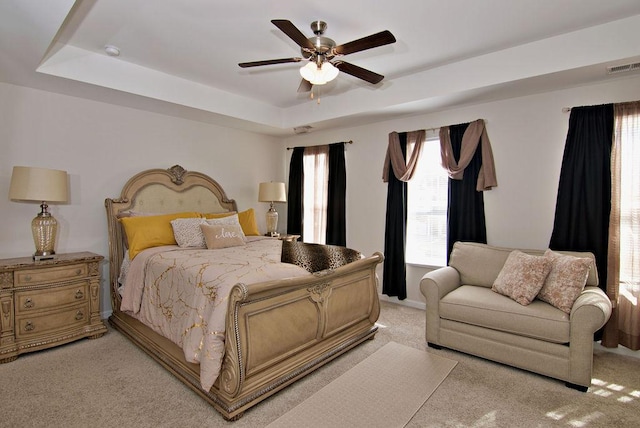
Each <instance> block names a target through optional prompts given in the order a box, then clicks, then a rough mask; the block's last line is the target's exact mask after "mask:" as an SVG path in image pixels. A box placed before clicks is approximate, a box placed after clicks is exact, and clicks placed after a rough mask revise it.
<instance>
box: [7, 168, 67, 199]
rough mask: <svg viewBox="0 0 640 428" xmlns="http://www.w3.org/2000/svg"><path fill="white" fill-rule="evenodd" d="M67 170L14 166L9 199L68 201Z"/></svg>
mask: <svg viewBox="0 0 640 428" xmlns="http://www.w3.org/2000/svg"><path fill="white" fill-rule="evenodd" d="M68 198H69V188H68V186H67V172H66V171H60V170H57V169H47V168H34V167H28V166H14V167H13V173H12V174H11V185H10V187H9V199H12V200H17V201H38V202H42V201H47V202H67V200H68Z"/></svg>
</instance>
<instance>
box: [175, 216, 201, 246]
mask: <svg viewBox="0 0 640 428" xmlns="http://www.w3.org/2000/svg"><path fill="white" fill-rule="evenodd" d="M205 222H206V220H205V219H203V218H177V219H175V220H171V227H172V228H173V236H174V238H175V239H176V242H177V244H178V246H179V247H180V248H205V247H206V246H207V244H206V242H204V235H203V234H202V230H201V229H200V225H201V224H202V223H205Z"/></svg>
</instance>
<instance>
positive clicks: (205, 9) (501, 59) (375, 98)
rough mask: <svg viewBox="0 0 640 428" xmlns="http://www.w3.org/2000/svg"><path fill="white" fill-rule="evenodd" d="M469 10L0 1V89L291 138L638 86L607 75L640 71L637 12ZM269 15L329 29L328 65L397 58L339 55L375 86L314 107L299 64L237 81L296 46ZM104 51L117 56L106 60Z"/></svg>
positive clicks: (600, 6)
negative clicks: (301, 89) (569, 90)
mask: <svg viewBox="0 0 640 428" xmlns="http://www.w3.org/2000/svg"><path fill="white" fill-rule="evenodd" d="M470 3H472V4H470ZM476 3H477V2H443V1H435V0H406V1H404V2H403V7H402V8H399V7H397V5H395V4H394V3H393V2H375V4H374V3H372V2H371V0H350V1H344V0H322V1H320V0H304V1H303V2H302V1H301V2H294V1H275V0H265V1H260V2H256V1H255V0H235V1H233V2H227V3H225V4H224V5H221V3H220V2H213V1H206V2H176V1H175V0H154V1H153V5H152V6H151V5H149V2H148V0H109V1H75V0H47V1H46V2H29V1H27V2H25V1H22V0H6V1H0V52H2V53H3V54H2V55H0V81H2V82H6V83H10V84H14V85H20V86H26V87H33V88H37V89H40V90H48V91H51V92H56V93H63V94H68V95H71V96H74V97H83V98H87V99H94V100H97V101H100V102H110V103H113V104H118V105H123V106H128V107H132V108H138V109H145V110H149V111H154V112H158V113H162V114H171V115H177V116H180V117H184V118H189V119H192V120H198V121H203V122H208V123H214V124H219V125H222V126H229V127H234V128H242V129H247V130H250V131H251V132H260V133H265V134H269V135H279V136H286V135H291V130H292V129H293V128H295V127H299V126H304V125H309V126H313V129H314V131H316V130H322V129H326V128H329V127H332V128H335V127H338V126H354V125H361V124H366V123H371V122H374V121H376V122H379V121H382V120H386V119H390V118H396V117H399V116H408V115H416V114H424V113H429V112H434V111H439V110H443V109H451V108H457V107H459V106H464V105H469V104H477V103H481V102H484V101H487V100H496V99H501V98H512V97H516V96H523V95H528V94H533V93H538V92H547V91H552V90H558V89H563V88H566V87H572V86H579V85H580V86H583V85H589V84H594V83H597V82H603V81H606V80H607V79H616V78H621V79H622V78H625V79H626V78H629V77H630V76H631V77H634V76H635V72H634V74H631V73H615V74H608V73H606V72H605V71H604V70H606V67H607V66H617V65H620V64H634V63H639V62H640V44H639V43H637V41H638V40H640V2H638V0H608V1H606V2H603V1H601V0H563V1H562V5H560V4H559V3H558V1H557V0H519V1H517V2H514V1H513V0H494V1H492V2H490V4H486V2H482V4H477V5H476ZM18 5H19V6H18ZM123 11H126V13H123ZM567 11H571V13H565V12H567ZM365 12H366V13H365ZM273 16H285V17H287V19H288V20H289V21H287V22H290V23H291V25H293V26H297V28H303V27H302V25H304V26H306V25H308V24H307V23H309V22H315V21H314V20H316V21H317V24H316V25H317V28H315V30H317V31H318V33H320V32H321V31H320V30H322V31H324V30H323V29H322V25H321V22H320V21H319V20H317V18H318V17H322V18H323V20H324V21H325V22H328V23H329V28H328V29H327V30H326V31H324V32H323V33H322V34H318V35H317V36H315V37H318V38H319V39H314V36H312V37H311V39H312V40H317V41H318V42H317V44H318V45H319V46H320V48H319V49H323V50H325V53H324V55H325V57H326V52H328V51H329V50H331V49H334V48H337V46H340V45H339V43H341V42H342V41H345V40H354V41H357V40H358V37H362V35H363V34H364V35H366V34H371V33H372V32H375V31H379V30H380V29H388V31H389V33H391V34H392V35H393V36H394V38H396V39H397V41H396V42H395V43H388V44H385V45H380V46H378V47H376V48H375V49H365V50H359V51H357V52H351V53H349V54H348V61H349V63H352V64H354V65H355V64H357V66H358V67H361V68H363V69H365V70H372V73H375V74H378V75H380V76H384V80H383V81H382V82H380V83H378V84H371V83H369V81H367V80H363V79H359V78H354V77H353V76H352V75H348V76H347V74H348V73H347V72H346V71H345V70H344V66H342V67H343V69H342V70H339V73H340V74H339V75H338V77H337V78H335V79H333V80H332V81H331V82H330V83H329V84H326V85H317V86H316V85H314V92H316V95H317V96H321V97H322V103H320V104H318V103H309V102H308V92H306V93H301V94H298V93H296V89H297V87H298V86H299V82H301V80H302V79H301V76H300V67H301V66H302V64H303V63H311V61H309V60H308V58H307V57H305V55H304V54H301V55H299V58H302V59H301V61H300V62H298V63H290V64H287V63H283V64H280V65H277V66H271V67H251V68H240V67H238V63H240V62H242V61H245V60H249V59H253V58H258V59H259V58H280V57H282V56H283V52H285V53H286V52H287V50H288V49H292V48H295V47H296V45H294V44H292V39H291V37H290V35H288V34H287V33H286V32H284V31H282V30H281V29H280V28H278V27H275V26H274V25H273V24H272V23H270V22H269V19H268V17H273ZM453 17H455V18H453ZM287 25H288V24H287ZM307 33H309V31H308V30H307ZM309 34H311V33H309ZM327 35H329V36H330V38H331V39H332V40H335V41H338V43H336V45H335V46H334V45H333V44H332V43H331V42H330V41H329V40H327ZM303 38H304V39H306V40H308V39H309V37H307V36H305V35H304V34H303ZM300 42H301V43H304V42H302V41H300ZM296 44H297V45H298V46H300V44H299V43H296ZM107 45H111V46H115V47H117V48H119V50H121V55H120V56H118V57H117V58H114V57H110V56H109V55H107V54H106V51H105V46H107ZM346 45H348V43H345V44H344V45H343V46H346ZM314 46H315V45H314ZM125 53H126V55H125ZM342 53H343V54H344V51H343V52H342ZM317 55H318V54H317ZM285 56H286V54H285ZM309 58H310V57H309ZM344 58H345V57H344V56H343V57H338V56H337V55H336V56H334V58H333V59H332V60H331V62H332V63H336V62H337V61H338V60H343V59H344ZM325 62H326V61H325ZM334 65H335V64H334ZM336 67H337V66H336ZM316 69H317V67H316ZM343 74H344V75H345V76H344V77H343V76H342V75H343ZM52 76H53V77H52ZM305 81H306V82H308V81H307V80H305Z"/></svg>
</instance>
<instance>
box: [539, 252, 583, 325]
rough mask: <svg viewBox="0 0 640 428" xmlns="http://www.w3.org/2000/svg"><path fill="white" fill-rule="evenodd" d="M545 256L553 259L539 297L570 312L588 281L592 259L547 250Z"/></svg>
mask: <svg viewBox="0 0 640 428" xmlns="http://www.w3.org/2000/svg"><path fill="white" fill-rule="evenodd" d="M544 257H545V258H548V259H549V260H551V264H552V267H551V272H550V273H549V276H547V279H546V281H545V282H544V285H543V286H542V289H541V290H540V293H538V299H540V300H542V301H543V302H547V303H549V304H550V305H553V306H555V307H556V308H558V309H560V310H561V311H563V312H565V313H567V314H569V313H571V308H572V307H573V304H574V303H575V301H576V299H577V298H578V296H580V293H582V290H583V289H584V286H585V284H586V283H587V277H588V276H589V269H591V265H592V260H591V259H587V258H582V257H575V256H571V255H568V254H560V253H556V252H554V251H552V250H547V251H545V253H544Z"/></svg>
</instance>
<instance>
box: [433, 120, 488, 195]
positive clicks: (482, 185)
mask: <svg viewBox="0 0 640 428" xmlns="http://www.w3.org/2000/svg"><path fill="white" fill-rule="evenodd" d="M478 144H480V150H481V154H482V166H481V167H480V172H479V173H478V182H477V185H476V190H477V191H478V192H481V191H483V190H491V188H492V187H495V186H497V185H498V181H497V179H496V170H495V164H494V161H493V151H492V150H491V142H490V141H489V136H488V135H487V130H486V128H485V126H484V120H482V119H478V120H476V121H474V122H471V123H469V126H468V127H467V130H466V131H465V132H464V136H463V137H462V147H461V152H460V160H459V161H457V162H456V160H455V158H454V156H453V149H452V148H451V139H450V137H449V127H448V126H443V127H442V128H440V152H441V155H442V167H443V168H444V169H446V170H447V173H448V174H449V178H451V179H453V180H462V176H463V174H464V169H465V168H466V167H467V166H468V165H469V162H471V159H472V158H473V155H474V154H475V152H476V148H477V147H478Z"/></svg>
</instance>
